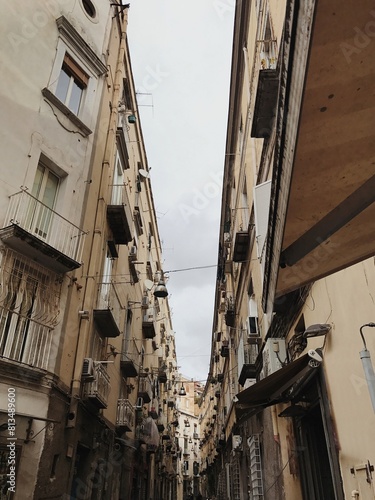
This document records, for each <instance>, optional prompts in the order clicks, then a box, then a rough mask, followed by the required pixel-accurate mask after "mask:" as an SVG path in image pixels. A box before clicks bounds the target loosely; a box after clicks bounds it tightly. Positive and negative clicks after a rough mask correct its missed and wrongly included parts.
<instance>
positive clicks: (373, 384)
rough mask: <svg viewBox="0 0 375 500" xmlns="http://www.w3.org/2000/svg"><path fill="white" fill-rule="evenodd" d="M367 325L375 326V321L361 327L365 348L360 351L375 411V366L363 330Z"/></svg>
mask: <svg viewBox="0 0 375 500" xmlns="http://www.w3.org/2000/svg"><path fill="white" fill-rule="evenodd" d="M365 327H370V328H375V323H366V324H365V325H362V326H361V328H360V329H359V333H360V335H361V337H362V341H363V347H364V349H362V351H361V352H360V353H359V357H360V358H361V361H362V366H363V371H364V372H365V377H366V381H367V386H368V390H369V393H370V398H371V403H372V408H373V410H374V413H375V373H374V367H373V366H372V363H371V356H370V351H369V350H368V349H367V346H366V341H365V337H364V335H363V331H362V330H363V328H365Z"/></svg>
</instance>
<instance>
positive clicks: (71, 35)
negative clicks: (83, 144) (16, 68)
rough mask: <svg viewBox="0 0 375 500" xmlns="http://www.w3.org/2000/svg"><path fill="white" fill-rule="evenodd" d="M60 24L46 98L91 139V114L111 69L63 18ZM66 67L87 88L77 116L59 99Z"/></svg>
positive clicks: (43, 90) (44, 90) (43, 91)
mask: <svg viewBox="0 0 375 500" xmlns="http://www.w3.org/2000/svg"><path fill="white" fill-rule="evenodd" d="M56 24H57V29H58V31H59V36H58V41H57V47H56V57H55V61H54V64H53V67H52V71H51V76H50V80H49V83H48V85H47V87H45V88H43V89H42V95H43V96H44V97H45V99H47V101H48V102H50V103H52V104H53V105H54V107H56V108H57V109H58V110H59V111H60V112H61V113H63V114H64V115H65V116H66V117H68V118H69V119H70V121H71V122H73V123H74V125H76V126H77V127H78V128H79V129H80V130H81V132H82V134H83V135H84V136H85V137H87V136H88V135H90V134H91V133H92V130H91V129H90V128H89V127H88V126H87V124H89V123H90V122H91V119H92V115H91V113H92V108H93V107H94V102H95V100H96V90H97V88H98V85H99V79H100V77H102V76H103V75H104V74H106V73H107V67H106V65H105V64H104V62H102V60H101V59H100V58H99V57H98V56H97V55H96V53H95V52H94V50H93V49H92V48H91V47H90V46H89V45H88V44H87V42H86V41H85V40H84V39H83V38H82V37H81V35H80V34H79V33H78V32H77V31H76V29H75V28H74V27H73V26H72V25H71V24H70V22H69V21H68V20H67V19H66V18H65V17H64V16H61V17H59V18H58V19H57V20H56ZM68 61H69V62H68ZM64 65H65V67H68V68H69V71H70V72H72V73H73V74H74V75H75V77H76V79H77V81H80V84H81V85H83V84H86V87H85V89H83V92H82V95H81V100H80V106H79V109H78V111H77V113H74V111H72V110H71V109H69V107H68V106H67V105H66V104H65V102H62V101H61V100H60V99H59V98H58V97H57V95H56V91H57V86H58V82H59V80H60V76H61V72H62V69H63V66H64ZM86 78H87V81H86Z"/></svg>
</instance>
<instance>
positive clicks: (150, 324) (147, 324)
mask: <svg viewBox="0 0 375 500" xmlns="http://www.w3.org/2000/svg"><path fill="white" fill-rule="evenodd" d="M142 333H143V336H144V338H145V339H153V338H154V337H155V335H156V330H155V316H154V309H147V311H145V314H144V315H143V321H142Z"/></svg>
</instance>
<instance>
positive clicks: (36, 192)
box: [31, 164, 45, 198]
mask: <svg viewBox="0 0 375 500" xmlns="http://www.w3.org/2000/svg"><path fill="white" fill-rule="evenodd" d="M44 170H45V168H44V167H43V165H40V164H39V165H38V168H37V171H36V173H35V179H34V184H33V189H32V191H31V194H32V195H33V196H35V198H38V196H39V193H40V186H41V185H42V180H43V174H44Z"/></svg>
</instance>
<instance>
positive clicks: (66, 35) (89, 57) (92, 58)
mask: <svg viewBox="0 0 375 500" xmlns="http://www.w3.org/2000/svg"><path fill="white" fill-rule="evenodd" d="M56 24H57V28H58V30H59V33H60V36H61V37H62V38H63V39H64V40H65V41H66V42H67V43H68V45H70V46H71V47H72V48H73V49H75V50H76V51H77V52H78V53H79V54H80V55H81V56H82V57H83V59H84V60H85V62H86V64H87V65H88V66H89V67H90V68H91V71H92V72H93V73H95V74H96V75H97V76H102V75H104V74H105V73H107V66H106V65H105V64H104V63H103V62H102V61H101V59H100V58H99V57H98V56H97V55H96V53H95V52H94V51H93V50H92V48H91V47H90V46H89V44H88V43H87V42H85V40H84V39H83V38H82V37H81V36H80V35H79V33H78V32H77V31H76V29H75V28H74V27H73V26H72V24H70V22H69V21H68V20H67V19H66V17H64V16H61V17H59V18H58V19H56Z"/></svg>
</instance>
